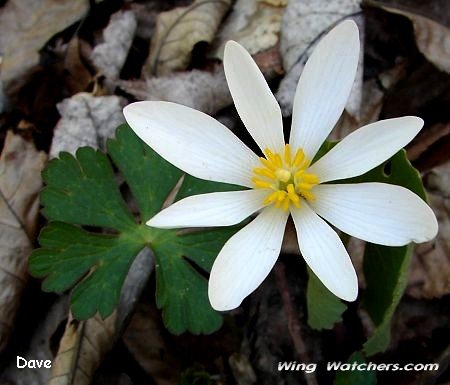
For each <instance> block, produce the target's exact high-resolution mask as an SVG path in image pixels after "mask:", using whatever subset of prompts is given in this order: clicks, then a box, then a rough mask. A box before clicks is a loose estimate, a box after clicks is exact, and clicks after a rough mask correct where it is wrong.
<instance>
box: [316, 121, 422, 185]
mask: <svg viewBox="0 0 450 385" xmlns="http://www.w3.org/2000/svg"><path fill="white" fill-rule="evenodd" d="M422 126H423V120H422V119H420V118H418V117H416V116H405V117H403V118H395V119H387V120H380V121H379V122H375V123H372V124H368V125H367V126H364V127H361V128H360V129H358V130H356V131H354V132H352V133H351V134H350V135H348V136H346V137H345V138H344V139H343V140H342V141H341V142H339V143H338V144H337V145H336V146H335V147H333V149H331V150H330V151H329V152H328V153H327V154H325V155H324V156H323V157H322V158H320V159H319V160H318V161H317V162H316V163H314V164H313V165H312V166H311V167H310V169H309V171H310V172H311V173H313V174H316V175H317V176H318V177H319V180H320V182H321V183H323V182H327V181H330V180H337V179H344V178H351V177H354V176H358V175H362V174H364V173H365V172H367V171H369V170H371V169H373V168H374V167H376V166H378V165H379V164H381V163H382V162H384V161H385V160H387V159H389V158H390V157H391V156H392V155H394V154H395V153H396V152H397V151H399V150H400V149H401V148H403V147H404V146H406V145H407V144H408V143H409V142H410V141H411V140H412V139H413V138H414V137H415V136H416V135H417V134H418V133H419V131H420V129H421V128H422Z"/></svg>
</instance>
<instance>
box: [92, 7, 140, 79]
mask: <svg viewBox="0 0 450 385" xmlns="http://www.w3.org/2000/svg"><path fill="white" fill-rule="evenodd" d="M136 27H137V22H136V17H135V16H134V12H132V11H119V12H117V13H115V14H114V15H112V16H111V19H110V21H109V24H108V26H107V27H106V28H105V29H104V31H103V43H101V44H99V45H97V46H96V47H95V48H94V49H93V51H92V56H91V59H92V61H93V63H94V65H95V66H96V67H97V69H98V70H99V71H100V72H101V73H102V74H103V75H105V76H106V77H107V78H109V79H116V78H117V77H119V74H120V70H121V69H122V66H123V65H124V63H125V60H126V58H127V55H128V51H129V49H130V47H131V43H132V42H133V37H134V33H135V32H136Z"/></svg>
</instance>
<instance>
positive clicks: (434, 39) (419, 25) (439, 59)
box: [370, 1, 450, 73]
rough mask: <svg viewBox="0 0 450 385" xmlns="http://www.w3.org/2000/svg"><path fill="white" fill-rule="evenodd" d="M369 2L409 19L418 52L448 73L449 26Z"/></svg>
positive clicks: (449, 70) (402, 10)
mask: <svg viewBox="0 0 450 385" xmlns="http://www.w3.org/2000/svg"><path fill="white" fill-rule="evenodd" d="M370 4H371V5H375V6H378V7H380V8H382V9H384V10H385V11H388V12H391V13H395V14H398V15H402V16H405V17H407V18H408V19H409V20H411V22H412V24H413V27H414V34H415V37H416V43H417V47H418V48H419V50H420V52H422V53H423V54H424V55H425V57H426V58H427V59H428V60H429V61H430V62H432V63H433V64H434V65H435V66H436V67H437V68H439V69H440V70H441V71H445V72H449V73H450V28H447V27H446V26H444V25H442V24H440V23H438V22H436V21H434V20H431V19H430V18H428V17H425V16H422V15H419V14H417V13H414V12H412V11H409V10H406V9H399V8H394V7H389V6H386V5H383V4H382V3H379V2H372V1H371V2H370Z"/></svg>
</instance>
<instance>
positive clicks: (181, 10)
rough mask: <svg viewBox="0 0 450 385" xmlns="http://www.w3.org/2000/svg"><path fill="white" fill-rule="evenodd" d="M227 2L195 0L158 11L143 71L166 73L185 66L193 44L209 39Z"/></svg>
mask: <svg viewBox="0 0 450 385" xmlns="http://www.w3.org/2000/svg"><path fill="white" fill-rule="evenodd" d="M230 4H231V2H230V0H195V1H194V2H193V3H192V4H191V5H189V6H187V7H178V8H175V9H172V10H170V11H167V12H162V13H160V14H159V16H158V19H157V22H156V31H155V34H154V35H153V39H152V41H151V45H150V56H149V57H148V60H147V63H146V64H145V66H144V73H146V74H151V75H167V74H168V73H170V72H172V71H174V70H182V69H186V67H187V66H188V64H189V61H190V60H191V54H192V50H193V48H194V46H195V45H196V44H197V43H199V42H201V41H206V42H208V43H209V42H211V41H212V39H213V38H214V35H215V33H216V30H217V28H218V26H219V23H220V21H221V20H222V18H223V16H224V15H225V13H226V12H227V11H228V9H229V7H230Z"/></svg>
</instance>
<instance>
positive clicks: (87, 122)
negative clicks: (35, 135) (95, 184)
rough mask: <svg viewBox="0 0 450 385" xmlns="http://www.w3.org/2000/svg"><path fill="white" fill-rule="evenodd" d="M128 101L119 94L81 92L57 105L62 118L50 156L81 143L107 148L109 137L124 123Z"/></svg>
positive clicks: (54, 134) (74, 149)
mask: <svg viewBox="0 0 450 385" xmlns="http://www.w3.org/2000/svg"><path fill="white" fill-rule="evenodd" d="M123 105H124V102H123V100H122V99H121V98H119V97H118V96H114V95H113V96H93V95H91V94H89V93H79V94H76V95H74V96H72V97H71V98H68V99H65V100H63V101H62V102H61V103H59V104H58V105H57V108H58V111H59V113H60V115H61V119H60V120H59V122H58V124H57V125H56V128H55V130H54V133H53V140H52V145H51V148H50V157H55V156H57V155H58V154H59V153H60V152H61V151H68V152H71V153H74V152H75V151H76V150H77V149H78V147H81V146H92V147H95V148H101V149H105V144H106V139H107V138H109V137H112V136H113V135H114V132H115V129H116V127H117V126H118V125H119V124H122V123H124V121H125V119H124V117H123V114H122V107H123Z"/></svg>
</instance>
